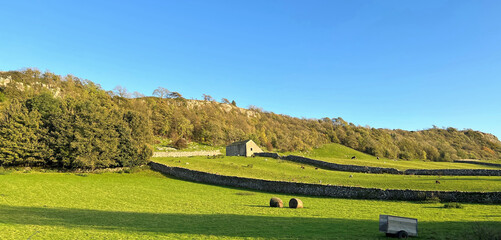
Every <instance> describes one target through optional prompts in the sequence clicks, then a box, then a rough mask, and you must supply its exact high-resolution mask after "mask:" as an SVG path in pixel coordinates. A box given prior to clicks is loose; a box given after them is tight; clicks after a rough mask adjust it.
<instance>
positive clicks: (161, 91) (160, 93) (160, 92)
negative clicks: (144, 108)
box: [153, 87, 170, 98]
mask: <svg viewBox="0 0 501 240" xmlns="http://www.w3.org/2000/svg"><path fill="white" fill-rule="evenodd" d="M169 93H170V91H169V90H168V89H167V88H163V87H158V88H157V89H155V91H153V96H156V97H159V98H166V97H168V96H169Z"/></svg>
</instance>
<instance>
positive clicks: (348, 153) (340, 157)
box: [284, 143, 501, 170]
mask: <svg viewBox="0 0 501 240" xmlns="http://www.w3.org/2000/svg"><path fill="white" fill-rule="evenodd" d="M289 154H292V155H299V156H304V157H310V158H313V159H317V160H322V161H326V162H332V163H338V164H351V165H361V166H372V167H387V168H396V169H399V170H405V169H447V168H449V169H498V170H501V168H499V167H493V166H482V165H476V164H468V163H454V162H432V161H423V160H394V159H386V158H380V160H377V158H376V157H375V156H372V155H369V154H365V153H362V152H359V151H356V150H354V149H351V148H349V147H346V146H343V145H341V144H336V143H330V144H325V145H323V146H322V147H320V148H316V149H313V150H311V151H309V152H287V153H284V155H289ZM353 156H355V157H356V159H353V160H352V159H351V158H352V157H353ZM487 162H499V161H487Z"/></svg>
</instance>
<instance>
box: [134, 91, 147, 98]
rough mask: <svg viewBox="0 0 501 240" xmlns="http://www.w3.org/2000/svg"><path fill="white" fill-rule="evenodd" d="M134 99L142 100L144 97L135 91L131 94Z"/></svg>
mask: <svg viewBox="0 0 501 240" xmlns="http://www.w3.org/2000/svg"><path fill="white" fill-rule="evenodd" d="M132 95H133V96H134V98H143V97H144V94H142V93H140V92H138V91H135V92H134V93H133V94H132Z"/></svg>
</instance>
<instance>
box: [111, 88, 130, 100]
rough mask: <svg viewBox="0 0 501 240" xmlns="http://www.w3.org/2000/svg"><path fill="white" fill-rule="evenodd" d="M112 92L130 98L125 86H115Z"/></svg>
mask: <svg viewBox="0 0 501 240" xmlns="http://www.w3.org/2000/svg"><path fill="white" fill-rule="evenodd" d="M113 92H114V93H115V95H117V96H119V97H123V98H130V97H131V95H130V93H129V92H128V91H127V88H125V87H122V86H120V85H118V86H116V87H115V88H114V89H113Z"/></svg>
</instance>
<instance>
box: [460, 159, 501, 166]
mask: <svg viewBox="0 0 501 240" xmlns="http://www.w3.org/2000/svg"><path fill="white" fill-rule="evenodd" d="M454 162H457V163H469V164H477V165H484V166H492V167H501V164H499V163H489V162H481V161H474V160H454Z"/></svg>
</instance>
